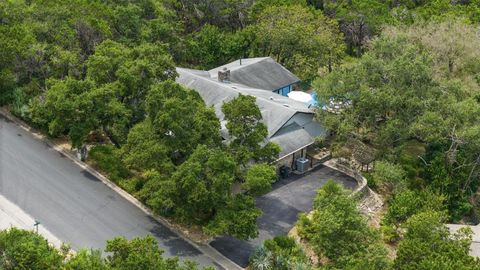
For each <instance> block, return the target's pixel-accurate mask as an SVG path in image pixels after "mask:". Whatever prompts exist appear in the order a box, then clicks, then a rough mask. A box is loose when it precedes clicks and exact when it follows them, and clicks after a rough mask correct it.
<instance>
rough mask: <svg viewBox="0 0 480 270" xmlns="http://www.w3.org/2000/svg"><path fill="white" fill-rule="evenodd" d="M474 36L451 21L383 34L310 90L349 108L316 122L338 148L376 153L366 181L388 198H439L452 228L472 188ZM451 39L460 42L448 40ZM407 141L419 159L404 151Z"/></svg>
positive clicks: (477, 120)
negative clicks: (425, 193) (414, 193)
mask: <svg viewBox="0 0 480 270" xmlns="http://www.w3.org/2000/svg"><path fill="white" fill-rule="evenodd" d="M475 31H476V30H475V28H474V27H473V26H468V25H466V24H463V23H461V22H460V21H458V20H456V19H451V20H450V19H449V20H446V21H445V22H442V23H439V24H436V26H435V27H433V26H432V25H431V24H426V25H425V24H418V25H413V26H411V27H406V28H405V27H398V28H387V29H386V30H385V32H384V33H383V34H382V35H381V36H380V37H378V38H377V39H375V40H373V41H372V42H371V44H370V46H371V48H370V50H369V51H368V52H367V53H365V54H364V55H363V56H362V58H361V59H359V60H358V61H357V62H356V63H354V64H351V65H345V66H342V67H341V68H339V69H338V70H335V71H334V72H332V73H331V74H329V75H328V76H325V77H324V78H322V79H319V80H318V81H316V84H315V85H316V87H317V88H318V90H319V95H320V96H321V98H323V99H335V100H343V101H349V102H351V106H348V107H346V108H345V109H344V110H343V111H342V112H341V113H340V114H329V113H321V114H320V116H319V119H322V121H323V122H324V123H325V124H326V125H327V126H329V127H330V128H331V129H332V130H335V132H336V135H337V137H336V138H337V142H338V143H340V144H341V143H342V142H347V141H348V140H349V139H351V138H355V139H358V140H361V141H363V142H365V143H367V144H369V145H371V146H372V147H374V148H375V149H377V150H378V151H377V159H379V160H384V161H382V162H378V163H377V165H378V166H377V168H378V170H377V172H376V173H375V174H374V175H373V176H374V178H377V180H378V181H379V182H381V183H383V184H384V185H383V187H384V188H386V189H387V190H388V192H395V190H400V189H401V186H403V187H404V188H410V189H423V188H427V187H428V188H430V189H432V190H433V191H434V192H438V193H440V194H441V195H443V196H444V197H445V198H446V201H445V203H446V205H447V207H448V210H449V214H450V216H451V218H452V219H454V220H457V219H459V218H461V217H462V216H464V215H469V214H471V213H472V212H471V211H472V204H471V198H472V197H473V196H474V195H475V194H476V192H477V188H478V186H479V183H480V178H479V172H480V170H479V169H480V167H479V165H480V162H479V161H480V160H479V156H478V153H479V150H480V149H479V148H478V147H479V145H480V130H479V128H478V127H479V126H480V117H479V115H480V114H479V112H480V103H479V100H478V88H479V86H480V84H479V82H478V81H477V80H476V79H475V78H476V76H477V74H479V72H480V65H478V63H480V62H479V61H480V54H479V53H478V52H479V51H480V37H479V36H478V35H477V34H476V33H475ZM459 33H462V34H459ZM457 34H459V35H462V36H463V35H465V36H467V37H468V38H465V39H460V38H458V37H452V35H457ZM447 43H448V44H447ZM415 141H416V142H419V143H420V146H419V147H420V148H423V149H424V151H420V153H412V152H411V151H410V149H409V145H411V144H412V143H414V142H415ZM417 152H418V151H417ZM415 155H416V156H415ZM412 158H413V159H414V160H416V161H413V162H411V161H410V160H411V159H412ZM385 162H386V163H385ZM387 165H388V166H387ZM412 169H413V172H412ZM405 170H408V171H409V173H408V175H407V172H406V171H405ZM381 171H384V172H383V173H382V174H384V175H385V176H388V178H389V179H385V178H384V177H382V176H381V175H379V174H380V172H381ZM402 171H404V174H405V175H403V176H401V175H400V174H402ZM394 178H396V179H394ZM394 185H395V186H396V187H394Z"/></svg>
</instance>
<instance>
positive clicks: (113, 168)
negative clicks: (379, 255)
mask: <svg viewBox="0 0 480 270" xmlns="http://www.w3.org/2000/svg"><path fill="white" fill-rule="evenodd" d="M118 151H119V150H118V149H117V148H115V146H113V145H97V146H95V147H93V148H92V150H90V153H89V159H90V160H91V161H92V162H93V165H94V166H95V167H96V168H98V169H99V170H101V171H102V172H104V173H106V174H107V176H108V177H109V178H110V180H112V181H113V182H115V183H117V184H118V183H120V181H122V180H125V179H128V178H129V177H130V176H131V173H130V171H129V170H128V169H127V168H126V167H125V165H124V164H123V162H122V160H121V159H120V156H119V153H118Z"/></svg>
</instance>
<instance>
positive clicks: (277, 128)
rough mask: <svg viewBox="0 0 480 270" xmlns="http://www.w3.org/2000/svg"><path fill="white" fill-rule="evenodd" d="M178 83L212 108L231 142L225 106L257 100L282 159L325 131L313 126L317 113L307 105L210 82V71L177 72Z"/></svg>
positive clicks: (215, 80)
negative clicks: (245, 99) (239, 100)
mask: <svg viewBox="0 0 480 270" xmlns="http://www.w3.org/2000/svg"><path fill="white" fill-rule="evenodd" d="M177 73H178V75H179V76H178V77H177V82H178V83H180V84H182V85H184V86H186V87H188V88H191V89H194V90H195V91H197V92H198V93H199V94H200V96H201V97H202V98H203V100H204V101H205V103H206V104H207V105H208V106H213V107H214V109H215V113H216V115H217V117H218V118H219V119H220V122H221V125H222V131H221V133H222V136H223V137H224V138H228V130H227V129H226V127H225V124H226V121H225V120H224V114H223V112H222V105H223V103H225V102H228V101H230V100H232V99H234V98H235V97H237V96H238V95H239V94H244V95H251V96H254V97H256V103H257V106H258V107H259V109H260V111H261V113H262V118H263V122H264V123H265V125H266V126H267V129H268V138H267V139H268V140H269V141H273V142H276V143H278V144H279V145H280V147H281V148H282V151H281V153H280V155H279V158H282V157H283V156H285V155H288V154H290V153H291V152H293V151H296V150H299V149H301V148H303V147H305V146H307V145H310V144H312V143H313V141H314V138H315V137H317V136H323V135H324V134H325V129H324V128H323V127H322V126H321V125H320V124H318V123H317V122H314V112H313V111H312V110H311V109H310V108H309V107H308V105H306V104H305V103H302V102H298V101H296V100H293V99H290V98H288V97H284V96H282V95H279V94H276V93H273V92H271V91H266V90H264V89H257V88H252V87H248V86H245V85H241V84H238V83H223V82H219V81H218V80H217V79H216V78H211V77H210V73H209V72H208V71H200V70H192V69H185V68H177Z"/></svg>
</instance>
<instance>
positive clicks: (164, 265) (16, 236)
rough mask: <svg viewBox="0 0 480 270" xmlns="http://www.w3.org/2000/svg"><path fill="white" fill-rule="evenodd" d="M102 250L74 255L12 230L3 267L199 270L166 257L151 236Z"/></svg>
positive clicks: (0, 244) (6, 233)
mask: <svg viewBox="0 0 480 270" xmlns="http://www.w3.org/2000/svg"><path fill="white" fill-rule="evenodd" d="M105 252H108V255H107V256H102V254H101V251H100V250H85V249H84V250H80V251H79V252H76V253H72V252H70V250H69V248H68V247H67V246H62V247H61V249H60V250H59V249H56V248H55V247H53V246H52V245H51V244H49V243H48V242H47V240H46V239H45V238H43V237H42V236H41V235H39V234H36V233H34V232H31V231H25V230H20V229H16V228H11V229H8V230H3V231H0V254H1V257H0V268H1V269H5V270H21V269H29V270H46V269H52V270H59V269H65V270H73V269H75V270H135V269H139V270H140V269H141V270H153V269H155V270H195V269H198V268H197V266H196V264H195V263H193V262H191V261H186V262H184V263H180V262H179V260H178V258H163V257H162V254H163V251H162V250H160V249H158V243H157V241H156V240H155V239H154V238H153V237H151V236H146V237H145V238H134V239H132V240H127V239H125V238H122V237H117V238H115V239H112V240H109V241H107V246H106V248H105Z"/></svg>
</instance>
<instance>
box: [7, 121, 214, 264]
mask: <svg viewBox="0 0 480 270" xmlns="http://www.w3.org/2000/svg"><path fill="white" fill-rule="evenodd" d="M0 194H1V195H3V196H4V197H5V198H6V199H7V200H8V201H10V202H11V203H13V204H15V205H16V206H18V207H20V208H21V209H22V210H23V211H25V212H26V213H28V215H30V216H31V217H32V218H34V219H36V220H38V221H40V222H41V224H42V225H43V226H44V227H45V228H46V229H48V230H49V231H50V232H51V233H53V234H54V235H55V236H57V237H58V238H59V239H61V240H62V241H65V242H66V243H69V244H71V246H72V248H73V249H76V250H78V249H80V248H95V249H101V250H103V249H104V248H105V241H106V240H108V239H112V238H114V237H116V236H125V237H126V238H129V239H130V238H133V237H137V236H145V235H153V236H154V237H155V238H156V239H157V240H158V242H159V246H160V248H161V249H163V250H164V251H165V253H164V254H165V255H166V256H180V257H181V259H190V260H194V261H196V262H198V263H200V264H201V265H216V266H217V267H218V268H220V267H219V266H218V265H217V264H215V263H214V262H213V261H212V259H210V257H209V256H206V255H205V254H203V253H202V252H201V251H199V250H198V249H197V248H196V247H194V246H192V245H191V244H189V243H188V242H186V241H185V240H183V239H182V238H181V237H179V236H178V235H177V234H175V233H174V232H172V231H171V230H170V229H169V228H167V227H165V226H163V225H162V224H160V223H158V222H157V221H156V220H154V219H153V218H151V217H150V216H148V215H147V214H145V213H144V212H143V211H142V210H140V209H139V208H137V207H136V206H134V205H133V204H132V203H130V202H129V201H127V200H126V199H124V198H123V197H121V196H120V195H118V194H117V193H115V192H114V191H113V190H111V189H110V188H109V187H107V186H106V185H105V184H103V182H101V181H100V180H98V179H97V178H95V177H94V176H93V175H91V174H90V173H88V172H87V171H84V170H83V169H82V168H80V167H79V166H77V165H75V164H74V163H73V162H72V161H70V160H69V159H67V158H66V157H64V156H63V155H62V154H59V153H58V152H56V151H55V150H53V149H52V148H50V147H49V146H48V145H46V144H45V143H43V142H41V141H39V140H36V139H34V138H33V137H32V136H31V134H30V133H27V132H26V131H24V130H23V129H21V128H19V127H18V126H16V125H15V124H14V123H12V122H10V121H8V120H6V119H5V118H3V117H2V116H1V115H0ZM32 229H33V224H32Z"/></svg>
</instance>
